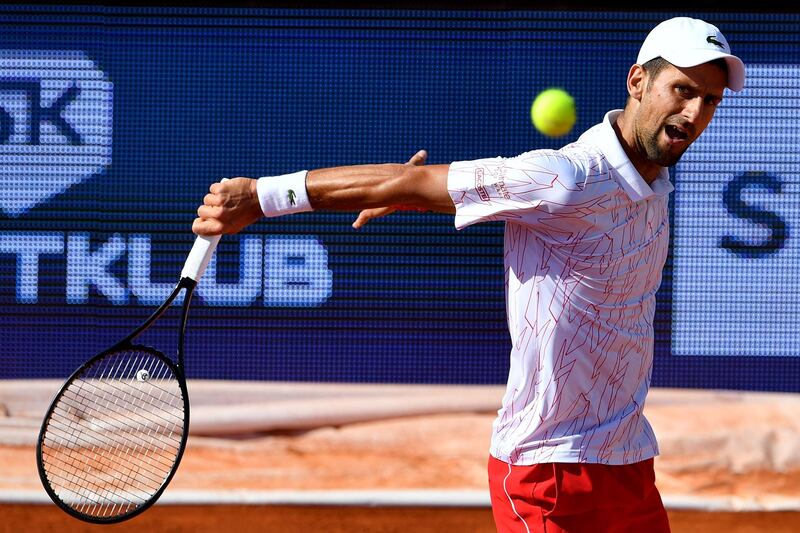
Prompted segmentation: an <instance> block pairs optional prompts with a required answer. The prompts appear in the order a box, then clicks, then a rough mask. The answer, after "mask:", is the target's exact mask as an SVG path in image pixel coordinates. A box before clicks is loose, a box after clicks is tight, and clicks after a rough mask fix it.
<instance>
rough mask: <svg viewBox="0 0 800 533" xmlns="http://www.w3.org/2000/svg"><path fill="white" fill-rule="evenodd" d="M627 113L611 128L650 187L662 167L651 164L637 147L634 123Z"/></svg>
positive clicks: (623, 112)
mask: <svg viewBox="0 0 800 533" xmlns="http://www.w3.org/2000/svg"><path fill="white" fill-rule="evenodd" d="M626 111H627V109H625V110H623V111H622V113H620V114H619V116H618V117H617V119H616V120H615V121H614V122H612V124H611V127H612V128H614V133H616V134H617V139H619V143H620V145H622V149H623V150H625V155H627V156H628V159H630V160H631V163H632V164H633V167H634V168H635V169H636V170H637V171H638V172H639V175H640V176H642V178H643V179H644V181H646V182H647V184H648V185H650V184H651V183H653V181H655V179H656V178H657V177H658V176H659V174H660V173H661V167H660V166H658V165H656V164H655V163H652V162H650V161H649V160H648V159H647V157H646V156H644V155H643V152H642V150H641V149H640V148H639V147H638V146H637V144H636V139H635V136H634V135H633V123H632V121H631V120H630V118H629V117H628V116H627V115H626Z"/></svg>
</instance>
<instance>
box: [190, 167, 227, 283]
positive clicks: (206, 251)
mask: <svg viewBox="0 0 800 533" xmlns="http://www.w3.org/2000/svg"><path fill="white" fill-rule="evenodd" d="M225 181H228V178H223V179H222V180H221V182H225ZM221 237H222V235H212V236H210V237H206V236H205V235H199V236H198V237H197V238H196V239H195V240H194V246H192V250H191V251H190V252H189V257H187V258H186V263H184V265H183V270H182V271H181V279H183V278H190V279H193V280H194V281H197V282H199V281H200V278H202V277H203V274H204V273H205V271H206V267H207V266H208V262H209V261H211V256H213V255H214V250H216V249H217V244H219V239H220V238H221Z"/></svg>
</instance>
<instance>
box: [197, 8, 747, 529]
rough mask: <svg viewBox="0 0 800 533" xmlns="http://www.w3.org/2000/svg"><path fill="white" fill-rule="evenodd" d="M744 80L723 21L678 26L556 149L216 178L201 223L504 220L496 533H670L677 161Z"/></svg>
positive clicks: (210, 227)
mask: <svg viewBox="0 0 800 533" xmlns="http://www.w3.org/2000/svg"><path fill="white" fill-rule="evenodd" d="M744 79H745V69H744V65H743V63H742V61H741V60H740V59H739V58H737V57H735V56H733V55H731V51H730V47H729V46H728V42H727V40H726V39H725V37H724V36H723V35H722V33H720V31H719V29H717V28H716V27H715V26H713V25H711V24H708V23H706V22H704V21H702V20H697V19H691V18H685V17H679V18H673V19H669V20H666V21H664V22H662V23H660V24H658V25H657V26H656V27H655V28H653V29H652V31H651V32H650V33H649V34H648V35H647V37H646V39H645V40H644V42H643V44H642V46H641V49H640V51H639V55H638V58H637V60H636V63H635V64H634V65H633V66H632V67H631V68H630V70H629V72H628V76H627V89H628V94H629V97H628V99H627V102H626V104H625V107H624V109H622V110H614V111H610V112H609V113H608V114H606V116H605V118H604V120H603V121H602V122H601V123H600V124H597V125H596V126H594V127H592V128H590V129H589V130H587V131H586V132H585V133H583V134H582V135H581V136H580V138H579V139H578V140H577V141H576V142H574V143H572V144H569V145H567V146H564V147H563V148H562V149H560V150H535V151H531V152H527V153H523V154H521V155H519V156H517V157H512V158H496V159H480V160H475V161H460V162H454V163H452V164H450V165H430V166H422V163H424V159H425V154H424V152H420V153H418V154H416V155H415V156H414V157H413V158H412V160H411V161H410V162H409V164H405V165H402V164H386V165H360V166H350V167H339V168H328V169H322V170H313V171H310V172H306V171H303V172H298V173H296V174H290V175H286V176H278V177H268V178H260V179H257V180H256V179H248V178H239V179H233V180H230V181H228V182H226V183H215V184H213V185H212V186H211V188H210V191H211V192H210V194H208V195H207V196H206V197H205V199H204V202H203V205H202V206H201V207H200V208H199V209H198V210H197V213H198V218H197V219H196V220H195V222H194V226H193V229H194V231H195V232H196V233H198V234H202V235H209V234H218V233H235V232H238V231H239V230H241V229H242V228H244V227H245V226H247V225H248V224H250V223H252V222H254V221H256V220H258V219H260V218H261V217H262V216H267V217H274V216H280V215H286V214H289V213H296V212H301V211H310V210H312V209H333V210H361V214H360V215H359V217H358V219H357V220H356V222H355V223H354V226H356V227H360V226H363V224H365V223H366V222H368V221H369V220H370V219H372V218H374V217H376V216H381V215H384V214H386V213H388V212H391V211H392V210H394V209H396V208H397V206H403V208H408V207H411V208H417V209H424V210H431V211H436V212H440V213H454V214H455V225H456V227H457V228H463V227H465V226H468V225H470V224H474V223H476V222H481V221H499V220H502V221H504V222H505V254H504V261H505V282H506V299H507V302H506V304H507V315H508V327H509V330H510V334H511V340H512V348H511V365H510V372H509V378H508V386H507V390H506V393H505V396H504V397H503V401H502V407H501V408H500V409H499V411H498V416H497V418H496V420H495V422H494V425H493V434H492V440H491V448H490V458H489V466H488V469H489V486H490V493H491V500H492V509H493V513H494V518H495V522H496V524H497V528H498V530H499V531H501V532H531V531H547V532H548V533H552V532H557V531H568V532H584V531H585V532H592V533H598V532H604V531H614V532H635V533H642V532H647V533H659V532H666V531H669V524H668V520H667V514H666V511H665V509H664V506H663V504H662V501H661V497H660V495H659V493H658V490H657V489H656V486H655V473H654V469H653V457H654V456H656V455H657V454H658V445H657V443H656V437H655V435H654V434H653V430H652V429H651V427H650V425H649V423H648V422H647V420H646V419H645V417H644V415H643V409H644V404H645V398H646V396H647V392H648V388H649V385H650V377H651V371H652V361H653V316H654V313H655V294H656V291H657V289H658V287H659V285H660V283H661V270H662V268H663V266H664V261H665V259H666V257H667V251H668V243H669V237H668V233H669V227H668V208H667V202H668V196H669V193H670V192H671V191H672V189H673V187H672V185H671V183H670V181H669V173H668V167H670V166H672V165H674V164H675V163H676V162H677V161H678V160H679V158H680V157H681V155H682V154H683V153H684V151H685V150H686V149H687V148H688V147H689V146H690V145H691V144H692V142H694V140H695V139H697V137H698V136H699V135H700V134H701V133H702V132H703V130H705V128H706V126H708V124H709V122H710V121H711V118H712V117H713V116H714V112H715V111H716V109H717V106H718V105H719V104H720V102H721V101H722V98H723V92H724V89H725V87H728V88H730V89H731V90H733V91H739V90H741V89H742V87H743V85H744Z"/></svg>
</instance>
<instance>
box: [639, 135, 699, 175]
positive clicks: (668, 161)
mask: <svg viewBox="0 0 800 533" xmlns="http://www.w3.org/2000/svg"><path fill="white" fill-rule="evenodd" d="M660 133H661V127H657V128H655V129H654V130H653V131H648V132H643V131H642V130H641V129H640V130H639V134H638V135H637V136H636V137H637V139H636V140H637V143H638V144H639V149H640V150H641V152H642V153H643V154H644V155H645V157H646V158H647V160H648V161H650V162H652V163H655V164H656V165H659V166H662V167H671V166H673V165H675V164H677V163H678V161H680V159H681V157H682V156H683V154H684V153H685V152H686V148H684V149H683V150H682V151H681V152H680V153H677V154H676V153H673V152H670V151H668V150H665V149H664V148H662V147H661V146H659V144H658V138H659V137H660ZM687 148H688V146H687Z"/></svg>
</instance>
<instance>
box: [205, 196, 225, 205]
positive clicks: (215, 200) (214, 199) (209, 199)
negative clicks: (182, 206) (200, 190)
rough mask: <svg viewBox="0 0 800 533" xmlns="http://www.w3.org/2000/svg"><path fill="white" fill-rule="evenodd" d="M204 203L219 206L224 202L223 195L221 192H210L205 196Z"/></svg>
mask: <svg viewBox="0 0 800 533" xmlns="http://www.w3.org/2000/svg"><path fill="white" fill-rule="evenodd" d="M203 204H205V205H215V206H219V205H222V204H223V200H222V196H220V195H219V194H213V193H208V194H206V195H205V196H204V197H203Z"/></svg>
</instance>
